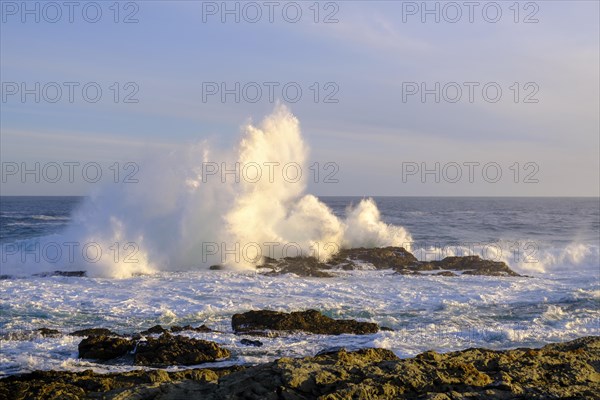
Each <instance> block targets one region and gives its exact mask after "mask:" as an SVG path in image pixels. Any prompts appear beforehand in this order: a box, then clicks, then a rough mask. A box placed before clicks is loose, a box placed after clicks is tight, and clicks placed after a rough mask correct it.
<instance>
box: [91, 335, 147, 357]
mask: <svg viewBox="0 0 600 400" xmlns="http://www.w3.org/2000/svg"><path fill="white" fill-rule="evenodd" d="M134 347H135V342H134V341H133V340H129V339H124V338H118V337H110V336H90V337H88V338H86V339H83V340H82V341H81V342H80V343H79V358H91V359H95V360H102V361H107V360H112V359H114V358H117V357H121V356H122V355H125V354H127V353H128V352H130V351H131V350H133V349H134Z"/></svg>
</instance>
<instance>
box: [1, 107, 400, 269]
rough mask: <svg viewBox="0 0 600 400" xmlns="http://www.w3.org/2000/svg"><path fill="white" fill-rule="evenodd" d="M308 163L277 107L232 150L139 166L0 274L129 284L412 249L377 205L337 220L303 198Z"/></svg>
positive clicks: (161, 158)
mask: <svg viewBox="0 0 600 400" xmlns="http://www.w3.org/2000/svg"><path fill="white" fill-rule="evenodd" d="M307 160H308V147H307V146H306V144H305V143H304V141H303V139H302V135H301V131H300V124H299V121H298V119H297V118H296V117H295V116H294V115H292V114H291V112H290V111H289V110H288V109H287V108H286V107H285V106H283V105H277V106H276V107H275V110H274V111H273V113H272V114H271V115H269V116H267V117H266V118H265V119H264V120H263V121H262V122H261V123H260V124H259V125H258V126H254V125H252V124H248V125H247V126H245V127H244V128H243V133H242V137H241V139H240V142H239V145H238V146H237V148H236V149H234V150H233V151H229V152H223V151H219V150H213V149H212V148H211V146H210V145H209V144H208V143H207V142H202V143H198V144H196V145H193V146H186V147H183V148H181V149H178V150H176V151H172V152H169V153H166V154H156V155H152V156H151V157H149V158H148V160H147V161H146V162H143V163H141V164H140V171H139V174H138V175H139V182H138V183H137V184H134V185H126V186H125V185H122V186H117V187H108V186H105V187H101V188H99V189H98V190H97V191H96V192H95V193H92V194H91V195H90V196H89V198H88V199H87V200H86V201H85V202H84V204H83V205H82V206H81V207H80V208H79V209H78V210H77V211H76V212H75V214H74V216H73V222H72V224H71V225H70V226H69V227H68V228H67V229H66V230H65V231H64V232H63V233H62V234H60V235H54V236H52V237H43V238H38V239H34V240H30V241H28V242H26V243H21V244H20V245H23V246H24V247H22V248H21V249H17V248H16V247H14V246H16V244H14V245H13V247H10V248H9V249H6V248H3V249H2V252H3V254H2V260H3V264H4V265H3V273H7V274H28V273H34V272H42V271H51V270H56V269H71V270H73V269H81V270H85V271H87V272H88V274H90V275H92V276H110V277H129V276H132V275H135V274H140V273H142V274H144V273H152V272H155V271H163V270H186V269H193V268H207V267H208V266H210V265H213V264H221V265H225V266H227V267H230V268H237V269H254V268H255V267H256V266H257V265H260V264H261V262H262V261H263V260H264V257H272V258H280V257H285V256H296V255H301V256H314V257H317V258H319V259H320V260H326V259H327V258H328V257H330V256H331V255H332V254H333V253H335V252H336V251H338V250H339V249H340V248H344V247H361V246H362V247H379V246H388V245H397V246H401V245H404V244H406V243H409V242H411V237H410V234H409V233H408V232H407V231H406V230H405V229H404V228H402V227H399V226H392V225H388V224H386V223H384V222H383V221H382V220H381V216H380V213H379V210H378V209H377V206H376V204H375V202H374V200H372V199H363V200H361V201H360V202H359V203H358V204H356V205H355V206H354V207H349V208H348V209H347V210H346V214H347V215H346V217H345V218H338V217H337V216H335V215H334V214H333V213H332V211H331V210H330V209H329V208H328V207H327V206H326V205H325V204H324V203H323V202H321V201H320V200H319V199H317V198H316V197H315V196H313V195H310V194H306V193H305V192H306V176H307V174H306V172H307V171H308V169H307V168H306V166H307ZM215 165H216V166H219V167H222V168H225V169H226V170H227V171H229V173H226V174H225V175H223V176H217V175H215V174H214V168H213V169H208V168H207V166H215ZM240 165H241V166H247V165H253V166H255V167H257V166H258V167H264V166H267V167H270V168H272V169H271V170H270V171H269V176H268V177H267V176H261V179H258V180H257V179H254V178H256V177H257V175H256V173H255V174H254V175H253V179H239V174H238V175H236V174H235V173H232V172H231V171H236V168H240ZM288 165H293V166H297V167H296V169H297V170H298V169H299V171H296V173H295V174H294V175H293V176H292V177H291V176H287V175H286V174H288V172H289V171H285V170H284V169H283V168H284V167H285V166H288ZM276 167H277V168H278V169H277V171H278V172H277V173H274V174H272V173H271V172H273V171H274V169H275V168H276ZM298 172H299V173H300V175H298ZM302 172H304V174H302ZM290 174H291V173H290ZM232 175H233V176H232ZM264 175H266V174H264ZM242 178H244V177H242ZM73 243H75V244H76V245H73ZM49 244H52V245H51V246H50V245H49ZM27 246H29V247H27ZM32 246H34V248H36V247H37V248H38V249H39V250H38V251H39V252H40V254H41V257H37V258H34V257H31V256H29V257H23V248H24V249H25V251H27V249H28V248H29V249H31V248H32ZM65 246H66V247H67V250H68V252H66V253H65V252H64V249H63V247H65ZM74 247H76V248H74ZM44 249H46V253H48V249H49V254H50V255H48V254H44ZM33 251H36V250H33ZM57 253H61V254H60V255H58V254H57Z"/></svg>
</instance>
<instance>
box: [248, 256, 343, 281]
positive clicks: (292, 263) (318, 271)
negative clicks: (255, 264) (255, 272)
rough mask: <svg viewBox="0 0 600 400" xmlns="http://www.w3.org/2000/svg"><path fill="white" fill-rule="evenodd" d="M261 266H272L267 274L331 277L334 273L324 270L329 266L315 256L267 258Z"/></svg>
mask: <svg viewBox="0 0 600 400" xmlns="http://www.w3.org/2000/svg"><path fill="white" fill-rule="evenodd" d="M260 267H261V268H270V269H271V271H270V272H267V273H266V274H265V275H282V274H296V275H299V276H309V277H315V278H331V277H333V276H334V275H332V274H330V273H328V272H326V271H323V269H326V268H329V267H328V266H327V265H326V264H323V263H321V262H319V260H317V259H316V258H314V257H285V258H282V259H279V260H275V259H273V258H268V257H267V258H265V260H264V262H263V264H262V265H261V266H260Z"/></svg>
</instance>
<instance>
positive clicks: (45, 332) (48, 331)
mask: <svg viewBox="0 0 600 400" xmlns="http://www.w3.org/2000/svg"><path fill="white" fill-rule="evenodd" d="M35 331H36V332H37V333H39V334H40V335H42V336H60V331H57V330H56V329H49V328H40V329H36V330H35Z"/></svg>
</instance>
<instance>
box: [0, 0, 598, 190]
mask: <svg viewBox="0 0 600 400" xmlns="http://www.w3.org/2000/svg"><path fill="white" fill-rule="evenodd" d="M1 3H2V13H3V14H2V23H1V31H0V44H1V49H0V57H1V61H0V72H1V81H2V83H3V96H4V97H6V98H4V97H3V99H2V102H1V103H0V106H1V111H2V113H1V123H0V128H1V148H0V156H1V158H2V162H3V163H6V162H16V163H18V164H20V163H23V162H24V163H27V164H28V165H29V164H33V163H35V162H41V163H47V162H59V163H61V162H64V161H79V162H81V163H84V162H86V161H94V162H99V163H103V165H104V164H106V165H110V164H111V163H112V162H120V163H124V162H127V161H131V160H138V159H142V158H143V157H144V156H147V155H148V154H151V153H152V152H165V151H171V150H172V149H174V148H177V147H178V146H186V145H189V144H191V143H196V142H199V141H202V140H205V139H210V140H211V141H212V142H214V143H215V145H217V146H220V147H231V146H233V145H234V144H235V143H236V141H237V140H238V139H239V137H240V126H241V125H243V124H244V123H245V122H247V121H248V119H250V118H251V119H252V120H254V121H258V120H260V119H262V117H263V116H264V115H266V114H268V113H269V112H270V111H271V110H272V109H273V107H274V104H273V103H271V102H270V101H268V99H267V96H266V94H265V93H263V97H262V99H261V100H260V101H258V102H256V103H251V102H248V101H244V100H243V99H242V101H240V102H239V103H236V102H234V101H233V100H232V97H231V96H230V97H229V98H228V99H229V100H228V101H226V102H224V103H223V102H221V101H219V99H218V96H212V97H209V98H208V101H207V102H203V98H202V97H203V96H202V90H203V82H218V83H220V82H227V83H228V84H230V85H233V84H234V82H240V83H241V85H243V84H245V83H248V82H258V83H261V84H262V82H279V83H281V85H280V86H282V85H283V84H285V83H287V82H296V83H297V84H298V85H299V86H300V87H301V88H302V89H303V96H302V98H301V99H300V100H299V101H298V102H297V103H293V104H289V103H288V105H289V107H290V109H291V110H292V112H293V113H294V114H296V115H297V116H298V118H299V119H300V122H301V126H302V130H303V134H304V137H305V139H306V141H307V143H308V145H309V146H310V148H311V160H312V161H318V162H321V163H325V162H335V163H337V164H338V165H339V173H338V176H337V177H338V178H339V183H336V184H324V183H318V184H311V185H309V191H310V192H312V193H314V194H317V195H399V196H417V195H433V196H458V195H475V196H477V195H480V196H486V195H490V196H598V195H599V190H600V188H599V185H600V183H599V182H600V176H599V172H598V171H599V170H600V164H599V151H600V143H599V140H600V128H599V109H600V103H599V97H600V96H599V90H600V89H599V88H600V82H599V71H600V64H599V51H600V50H599V48H600V43H599V41H600V39H599V38H600V32H599V14H600V11H599V3H598V2H597V1H538V2H520V3H519V15H518V22H517V23H515V22H514V18H515V9H514V8H511V7H514V6H513V4H514V2H513V1H509V2H497V3H494V4H499V5H500V9H501V11H502V16H501V18H500V19H499V21H498V22H496V23H491V22H488V21H486V17H487V18H488V19H489V15H492V16H493V13H490V14H489V15H486V16H484V15H483V11H482V8H483V7H484V6H485V7H489V6H488V5H489V3H491V2H479V4H480V6H478V7H477V8H475V10H474V14H473V19H474V22H472V23H471V22H469V21H468V15H465V14H464V13H466V12H468V9H467V8H466V7H464V6H461V11H462V12H463V16H462V18H461V19H460V20H459V21H458V22H456V23H450V22H448V21H447V20H445V18H444V17H446V19H448V18H453V14H447V15H443V14H440V22H439V23H436V22H435V21H434V20H433V18H432V17H431V16H427V15H426V17H427V19H426V20H425V22H423V21H422V20H421V14H420V10H419V12H417V14H415V15H408V14H407V11H409V10H410V7H412V6H413V5H416V6H417V7H420V6H421V4H422V3H421V2H401V1H398V2H392V1H387V2H384V1H351V2H344V1H340V2H320V3H319V4H318V7H319V10H320V13H319V22H318V23H315V22H314V9H315V8H314V7H315V6H314V3H315V2H314V1H308V2H296V3H295V4H298V5H299V7H300V9H301V10H302V17H301V19H300V21H299V22H297V23H290V22H288V21H286V20H285V18H284V16H283V14H282V12H283V11H282V9H283V7H284V5H285V4H286V3H289V2H277V3H278V6H277V7H276V8H275V12H274V22H272V23H271V22H269V21H268V18H267V15H266V12H267V8H266V6H265V2H254V3H253V4H257V5H258V6H259V7H260V9H261V10H262V12H263V16H262V18H261V19H260V20H259V21H258V22H256V23H250V22H247V21H245V20H244V15H243V14H242V15H241V16H240V18H241V20H240V22H239V23H236V22H235V21H234V20H233V17H232V16H231V15H229V16H225V17H226V18H227V20H226V22H225V23H223V22H222V21H221V14H220V13H217V15H207V14H206V13H205V11H206V10H207V9H208V8H207V7H212V6H213V5H216V7H218V8H220V7H222V4H224V3H223V2H200V1H140V2H137V3H135V4H136V6H133V5H132V4H130V3H132V2H120V3H119V5H118V6H119V7H118V8H119V16H118V18H119V23H115V22H114V20H113V18H114V9H115V8H114V3H115V2H114V1H108V2H96V3H95V4H99V5H100V9H101V10H102V17H101V18H100V20H99V21H98V22H97V23H89V22H87V21H86V20H85V19H84V18H83V15H82V11H81V9H82V8H83V7H84V6H86V4H89V3H91V2H78V5H79V6H78V8H76V9H75V11H74V22H73V23H70V22H69V21H68V15H67V9H66V8H64V7H63V8H62V12H63V15H62V18H60V19H59V20H58V21H57V22H55V23H51V22H48V21H46V20H44V18H45V17H46V19H52V18H53V16H54V13H53V10H52V9H51V7H50V6H47V4H48V2H29V6H30V7H32V8H33V7H35V4H36V3H37V4H38V7H39V9H40V22H36V21H35V20H34V16H32V15H25V17H26V21H25V22H22V20H21V17H22V12H23V10H22V9H18V10H16V11H15V9H14V5H15V4H16V5H17V7H19V8H20V7H21V6H22V2H7V1H4V0H3V1H1ZM235 3H236V2H228V4H229V7H234V6H235ZM32 4H33V5H32ZM55 4H59V5H60V4H62V2H56V3H55ZM295 4H294V5H293V6H294V7H296V6H295ZM436 4H437V6H438V7H440V10H442V8H443V7H448V6H447V4H448V2H437V3H436V2H428V5H429V6H430V7H436ZM454 4H459V6H460V5H461V4H463V2H457V3H454ZM44 7H46V11H47V12H48V13H51V12H52V13H51V14H47V15H44V14H43V11H42V10H43V9H44ZM48 7H50V8H48ZM111 7H113V8H111ZM239 7H240V9H241V8H242V7H244V2H240V3H239ZM311 7H312V8H311ZM248 10H250V9H248ZM292 10H293V9H292ZM403 11H404V15H403ZM447 11H448V12H450V11H452V10H450V9H449V8H448V9H447ZM492 11H494V9H492ZM131 12H134V15H133V18H135V19H137V20H138V22H137V23H123V19H124V18H125V16H126V15H128V14H130V13H131ZM203 12H204V13H203ZM332 12H334V16H333V18H335V19H337V20H338V22H333V23H324V22H323V21H322V19H323V18H324V17H325V15H327V14H329V13H332ZM90 13H91V11H90ZM531 13H534V15H533V17H532V18H535V19H537V20H538V22H537V23H524V21H523V20H524V19H525V17H526V16H527V15H529V14H531ZM92 15H93V14H92ZM292 15H293V13H292ZM204 20H205V21H204ZM12 82H15V83H17V84H20V83H22V82H25V83H26V84H27V85H29V87H33V85H34V84H35V82H40V83H41V85H42V86H43V85H44V84H46V83H48V82H58V83H61V84H62V83H64V82H78V83H80V86H79V87H81V86H83V85H84V84H86V83H88V82H96V83H97V84H98V85H99V86H100V87H101V88H102V89H103V96H102V98H101V99H100V101H98V102H97V103H89V102H86V101H84V99H82V98H81V91H80V90H77V89H76V90H75V97H74V101H73V103H70V102H69V101H67V100H66V92H65V91H63V97H61V99H60V100H59V101H58V102H56V103H50V102H48V101H46V99H45V98H42V100H41V101H40V102H39V103H35V101H33V96H31V95H30V96H28V97H26V100H25V102H23V101H21V98H20V96H19V94H16V95H7V94H6V93H5V92H6V89H7V87H8V86H6V85H7V84H10V83H12ZM114 82H118V83H119V87H120V93H119V95H120V98H119V100H120V101H119V102H116V103H115V102H114V100H112V96H113V94H114V92H113V91H111V90H110V89H109V87H110V86H111V85H112V84H113V83H114ZM127 82H133V83H134V84H135V86H136V87H137V88H138V89H139V91H138V92H137V94H136V95H135V96H134V98H135V99H137V100H139V102H137V103H124V102H123V101H122V99H123V96H124V95H125V94H126V93H129V92H130V91H129V90H126V89H125V88H124V84H125V83H127ZM315 82H317V83H318V86H319V87H320V90H321V93H320V94H321V96H323V94H324V93H325V92H327V91H326V90H325V89H324V85H325V84H326V83H328V82H330V83H333V84H334V85H335V87H337V88H338V89H339V91H338V92H337V94H336V95H335V97H334V98H335V99H337V100H339V101H338V102H337V103H324V102H323V101H322V100H323V99H322V97H321V98H320V99H319V100H320V101H318V102H315V101H314V99H313V97H312V92H311V90H310V87H311V85H312V84H314V83H315ZM407 82H416V83H418V84H421V83H425V84H426V85H427V87H433V86H434V84H435V82H440V85H441V86H443V85H445V84H447V83H449V82H456V83H458V84H459V85H460V86H461V87H462V88H463V89H464V90H466V89H465V86H464V85H463V84H464V82H477V83H478V85H479V86H477V89H475V92H474V93H475V97H474V101H473V102H469V101H467V100H466V99H465V98H466V92H465V91H463V98H462V99H461V100H460V101H458V102H456V103H451V102H448V101H446V100H444V99H443V98H442V100H441V101H440V102H439V103H436V102H435V101H433V95H430V96H429V97H426V102H424V103H423V102H421V100H420V97H419V95H416V96H411V97H408V98H407V101H406V102H403V96H402V93H403V89H404V90H406V83H407ZM490 82H494V83H495V84H496V85H497V86H499V87H500V88H501V89H502V91H503V92H502V97H501V99H500V100H499V101H498V102H496V103H491V102H487V101H485V100H484V99H483V97H482V93H481V90H480V88H481V87H482V86H483V85H485V84H486V83H490ZM515 82H518V83H519V84H518V87H519V99H518V100H519V101H518V102H517V103H515V102H514V99H513V95H514V89H511V87H513V88H515V87H514V86H513V85H514V83H515ZM526 83H530V84H532V85H530V86H528V87H525V86H524V85H525V84H526ZM129 88H131V87H129ZM330 88H331V86H330ZM534 89H535V90H534ZM534 91H536V93H535V95H533V96H532V98H533V99H537V100H538V102H537V103H525V102H523V100H524V98H525V96H526V95H527V94H530V93H532V92H534ZM275 93H276V97H277V98H278V100H280V101H282V100H283V101H282V102H283V103H286V102H285V99H282V94H281V91H280V90H276V91H275ZM449 93H451V92H449ZM409 162H410V163H416V164H417V165H419V166H422V165H425V166H429V167H431V168H433V167H434V165H435V163H436V162H437V163H440V165H441V167H440V168H443V166H447V165H450V164H451V163H457V164H459V165H464V163H470V162H478V163H480V165H485V164H486V163H496V164H497V165H499V166H500V167H501V169H502V173H503V179H501V180H500V181H498V182H496V183H490V182H488V181H486V180H485V179H482V178H481V175H480V174H479V175H477V172H478V170H476V175H475V179H474V182H469V181H468V180H467V179H462V180H460V181H459V182H456V183H452V182H448V181H445V180H444V179H443V176H442V179H441V181H440V182H439V183H437V182H435V181H434V179H433V178H432V177H428V179H427V181H426V182H425V183H423V182H421V179H420V177H419V175H415V176H409V177H408V178H407V179H404V180H403V179H402V171H403V168H406V166H407V163H409ZM423 163H424V164H423ZM515 163H519V164H518V166H519V167H518V169H519V170H520V175H519V177H518V179H517V180H518V182H517V183H515V182H514V165H515ZM527 163H530V164H528V165H530V166H531V165H533V164H535V165H536V166H537V167H536V172H535V178H536V179H537V180H538V182H537V183H532V182H529V183H526V182H523V180H524V179H523V176H524V174H527V173H528V172H532V171H533V169H527V170H526V169H524V165H525V164H527ZM453 165H454V164H453ZM511 166H513V168H512V169H511ZM466 170H467V169H466V167H465V168H464V169H463V173H464V172H466ZM426 178H427V177H426ZM2 186H3V187H2V194H3V195H12V194H49V195H60V194H85V193H86V192H87V191H88V190H89V189H90V187H89V185H87V184H86V183H85V182H75V183H73V184H71V183H68V182H60V183H58V184H49V183H45V182H42V183H41V184H35V183H32V182H26V183H22V182H20V181H18V180H14V179H7V181H6V182H3V183H2Z"/></svg>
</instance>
